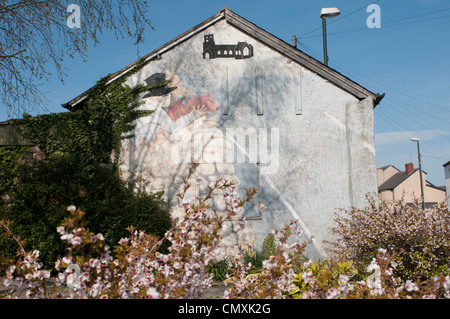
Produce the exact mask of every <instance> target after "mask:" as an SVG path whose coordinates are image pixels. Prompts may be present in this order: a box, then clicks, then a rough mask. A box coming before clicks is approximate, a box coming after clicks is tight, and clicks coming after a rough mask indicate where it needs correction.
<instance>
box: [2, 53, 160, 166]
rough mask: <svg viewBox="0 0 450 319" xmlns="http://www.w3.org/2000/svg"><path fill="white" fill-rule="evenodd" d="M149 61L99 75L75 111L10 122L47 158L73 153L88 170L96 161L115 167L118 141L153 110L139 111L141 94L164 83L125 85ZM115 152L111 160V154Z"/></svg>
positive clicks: (29, 117)
mask: <svg viewBox="0 0 450 319" xmlns="http://www.w3.org/2000/svg"><path fill="white" fill-rule="evenodd" d="M146 63H148V62H143V61H141V62H139V63H137V65H136V66H135V67H134V68H133V69H132V70H131V71H129V72H127V73H126V74H125V75H123V76H122V77H121V78H119V79H117V80H115V81H113V82H111V83H107V82H108V80H109V76H107V77H104V78H102V79H101V80H100V81H98V82H97V84H96V85H95V86H94V88H93V89H91V90H90V91H89V92H88V95H87V98H86V101H85V102H84V105H83V108H82V109H80V110H78V111H76V112H65V113H52V114H47V115H38V116H35V117H33V116H30V115H28V114H25V115H24V117H23V119H19V120H12V121H11V122H10V123H11V124H12V125H14V127H16V128H17V130H18V131H19V132H20V134H21V135H23V136H24V137H25V138H27V139H29V140H31V141H33V142H34V143H36V144H37V145H38V146H39V147H40V148H41V150H42V151H43V152H44V153H45V154H46V155H47V156H50V157H60V156H69V155H70V156H75V157H76V158H77V159H78V160H79V162H80V165H81V166H82V167H83V168H84V169H86V170H89V169H90V168H92V167H95V166H96V165H98V164H109V163H111V162H112V163H113V164H115V165H114V166H115V167H116V166H117V162H118V158H119V154H120V145H121V141H122V140H123V139H124V138H129V137H132V135H127V133H129V132H130V131H132V130H133V129H134V127H135V124H134V123H135V120H136V119H138V118H139V117H142V116H147V115H150V114H151V113H152V112H153V111H143V110H138V107H139V106H140V105H141V104H142V103H143V102H142V101H140V100H139V96H140V95H141V93H144V92H148V91H150V90H152V89H155V88H158V87H160V86H162V85H165V84H167V81H164V82H161V83H158V84H156V85H152V86H147V85H143V84H140V85H137V86H135V87H130V86H129V85H126V84H125V81H126V80H127V78H128V77H129V76H130V75H131V74H134V73H136V72H137V71H138V70H139V69H141V68H142V67H143V66H144V65H145V64H146ZM112 154H113V155H114V159H112V158H111V155H112Z"/></svg>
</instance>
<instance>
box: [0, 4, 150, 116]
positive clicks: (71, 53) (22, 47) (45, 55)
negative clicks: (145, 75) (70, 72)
mask: <svg viewBox="0 0 450 319" xmlns="http://www.w3.org/2000/svg"><path fill="white" fill-rule="evenodd" d="M73 2H74V1H73V0H47V1H38V0H19V1H10V0H0V66H1V69H0V89H1V90H2V91H3V92H2V93H3V94H2V95H1V100H0V103H1V104H3V105H5V106H6V108H7V110H8V117H12V116H13V115H14V116H16V117H19V116H21V115H22V114H21V113H22V112H24V111H31V110H39V109H45V104H44V102H45V94H44V93H43V92H41V90H40V85H41V84H42V83H44V82H45V81H47V80H48V79H50V77H51V76H53V75H52V74H50V72H49V69H50V68H49V66H54V68H55V69H56V75H57V76H58V78H59V79H60V80H61V81H63V79H64V77H65V76H66V71H67V69H66V67H65V66H64V63H63V62H64V60H65V58H66V57H71V58H73V57H75V56H80V57H81V58H83V59H84V60H86V59H87V50H88V47H89V46H90V45H92V44H93V45H96V44H98V43H99V38H98V36H99V34H101V33H103V32H104V31H113V32H114V34H115V36H116V38H125V37H133V38H134V39H135V44H136V45H139V44H140V43H142V42H143V41H144V32H145V31H146V30H148V29H149V28H152V26H151V23H150V21H149V20H148V19H147V13H148V4H147V1H145V0H85V1H78V5H79V8H80V13H81V15H80V18H81V28H80V29H76V28H73V29H71V28H69V27H68V25H67V18H68V16H69V15H70V13H68V12H67V11H66V10H67V6H68V5H69V4H71V3H73Z"/></svg>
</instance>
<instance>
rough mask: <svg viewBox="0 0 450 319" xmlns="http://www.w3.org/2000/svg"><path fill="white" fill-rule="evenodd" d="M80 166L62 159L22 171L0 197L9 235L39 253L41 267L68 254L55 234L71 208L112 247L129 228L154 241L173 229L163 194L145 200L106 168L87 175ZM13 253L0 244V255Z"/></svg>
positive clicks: (0, 214)
mask: <svg viewBox="0 0 450 319" xmlns="http://www.w3.org/2000/svg"><path fill="white" fill-rule="evenodd" d="M78 164H79V163H77V161H76V160H74V159H71V158H70V157H61V158H54V159H52V160H48V161H47V160H45V161H42V162H34V163H30V164H24V165H21V166H20V167H18V168H17V170H16V174H15V183H14V185H13V186H12V187H10V189H9V190H8V191H7V192H6V193H4V194H3V195H7V196H2V198H4V200H2V203H1V206H2V211H1V212H0V219H6V220H10V221H11V222H12V223H11V226H10V227H11V231H12V232H13V233H14V234H16V235H19V236H20V237H21V238H24V239H26V243H25V249H27V250H34V249H36V250H39V251H40V252H41V257H42V259H41V260H42V261H43V262H44V264H46V265H52V264H53V263H54V262H55V260H56V259H57V258H59V257H61V256H62V254H63V253H64V251H65V249H66V248H67V247H66V246H65V244H64V242H63V241H61V240H60V239H59V235H58V234H57V233H56V232H55V229H56V227H57V226H59V223H60V222H61V220H63V219H64V217H65V216H66V208H67V206H69V205H76V206H77V207H80V208H81V209H83V210H85V211H87V212H88V214H86V220H87V221H88V223H89V228H90V229H92V230H93V231H95V232H100V233H102V234H103V235H104V236H105V239H106V244H108V245H110V246H113V245H115V244H117V242H118V241H119V240H120V239H121V238H122V237H127V236H129V233H128V231H127V230H126V229H127V227H128V226H134V227H136V228H137V229H140V230H144V231H146V232H147V233H151V234H154V235H156V236H158V237H163V236H164V234H165V232H166V231H167V230H168V229H169V228H170V227H171V223H172V221H171V217H170V211H169V209H168V207H167V205H166V203H165V202H164V201H163V200H162V199H161V194H147V193H146V192H145V191H143V190H142V189H140V188H138V187H137V185H136V184H131V183H127V182H125V181H123V180H122V179H121V178H120V176H119V175H118V174H117V173H114V170H113V169H112V168H111V167H110V166H108V165H98V166H96V168H95V169H91V170H89V171H88V172H85V171H83V169H82V167H80V165H78ZM6 198H7V200H6ZM16 249H17V245H16V244H15V243H14V242H13V241H12V240H11V239H10V238H5V239H3V240H2V241H0V250H1V251H3V252H5V253H7V254H8V255H10V256H12V255H14V253H15V251H16Z"/></svg>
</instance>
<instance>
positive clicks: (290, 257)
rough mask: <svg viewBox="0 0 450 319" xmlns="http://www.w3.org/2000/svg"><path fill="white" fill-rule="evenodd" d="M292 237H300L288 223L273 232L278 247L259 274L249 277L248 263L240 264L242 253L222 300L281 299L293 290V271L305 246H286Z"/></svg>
mask: <svg viewBox="0 0 450 319" xmlns="http://www.w3.org/2000/svg"><path fill="white" fill-rule="evenodd" d="M292 234H294V235H295V236H296V238H299V237H300V236H301V234H302V231H301V228H300V227H299V225H298V223H297V221H291V222H290V223H289V224H287V225H285V227H284V228H283V229H282V230H281V231H278V230H275V231H274V235H275V236H276V240H277V241H278V245H276V246H275V247H273V246H272V247H271V248H272V249H274V252H273V255H271V256H270V257H269V258H268V259H267V260H264V261H263V265H262V269H261V272H259V273H257V274H249V272H250V271H251V270H252V264H251V263H245V262H244V260H245V259H244V249H243V248H242V247H240V253H238V254H237V255H236V256H235V257H234V268H233V273H232V275H231V276H230V275H229V276H228V279H227V284H230V288H229V289H227V290H226V291H225V294H224V297H225V298H233V299H234V298H244V299H250V298H256V299H264V298H284V297H285V296H286V294H287V293H288V292H289V291H291V290H292V289H294V283H293V279H294V276H295V272H294V269H295V267H296V265H298V264H299V262H300V260H301V259H302V256H303V255H302V254H303V252H304V250H305V247H306V246H307V244H308V243H303V244H299V243H298V242H297V241H294V243H292V244H289V243H288V239H289V237H290V236H291V235H292Z"/></svg>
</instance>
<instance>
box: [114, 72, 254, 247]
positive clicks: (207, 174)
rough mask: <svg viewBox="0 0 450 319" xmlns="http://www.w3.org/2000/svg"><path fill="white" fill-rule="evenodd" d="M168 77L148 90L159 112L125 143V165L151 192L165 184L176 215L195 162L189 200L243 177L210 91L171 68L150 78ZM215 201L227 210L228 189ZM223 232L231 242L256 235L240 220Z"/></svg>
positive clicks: (232, 244) (151, 104) (146, 97)
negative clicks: (230, 156)
mask: <svg viewBox="0 0 450 319" xmlns="http://www.w3.org/2000/svg"><path fill="white" fill-rule="evenodd" d="M166 77H167V80H168V84H167V85H165V86H162V87H160V88H158V89H157V90H153V91H152V92H149V93H148V94H146V95H144V96H143V101H144V102H145V105H143V108H144V109H151V110H154V113H153V114H151V115H150V116H147V117H144V118H140V119H138V120H137V123H136V128H135V131H134V138H133V139H131V140H127V141H126V142H124V143H123V145H122V155H121V170H122V174H123V176H124V177H125V178H128V177H140V178H143V179H144V180H146V181H148V182H149V185H148V186H147V190H148V191H150V192H155V191H160V190H164V192H165V196H167V199H168V200H169V201H170V203H171V205H172V207H173V210H172V215H173V217H174V218H179V217H182V216H183V214H184V208H183V207H182V205H183V202H182V201H181V200H180V199H178V197H177V196H176V194H177V193H178V192H179V191H181V190H182V187H183V185H184V182H183V177H184V176H186V175H187V173H188V168H189V167H190V166H191V163H192V162H197V163H199V166H198V167H197V168H196V170H195V176H194V178H193V180H191V181H190V182H191V185H193V187H191V188H190V189H189V190H188V192H187V193H186V195H185V199H184V200H189V199H193V198H195V197H197V196H201V195H202V194H206V193H207V192H208V187H209V186H210V185H211V184H214V183H215V182H216V181H217V180H218V179H220V178H222V177H223V178H226V179H228V180H232V181H233V182H234V183H235V185H236V187H239V185H240V184H241V182H240V178H239V177H238V176H237V172H236V171H235V166H234V163H233V162H226V160H225V157H224V154H225V152H226V150H224V149H228V150H229V149H231V148H232V147H233V146H232V145H231V143H230V142H229V141H228V140H227V138H226V136H225V134H224V133H223V132H222V130H221V129H220V128H219V125H218V123H217V121H216V120H215V119H214V118H213V117H212V116H210V115H212V114H213V113H216V112H217V111H218V110H219V106H218V105H217V104H216V101H215V100H214V98H213V97H212V96H211V95H210V93H208V92H207V93H206V94H205V93H203V92H202V93H201V94H200V95H199V94H195V93H194V92H191V91H190V90H188V89H186V88H184V87H183V85H182V84H181V83H180V80H179V78H178V76H177V75H176V74H175V73H172V72H171V71H167V70H166V71H165V73H156V74H153V75H152V76H150V77H148V78H147V79H146V80H145V82H146V83H147V84H148V85H153V84H156V83H160V82H161V81H165V80H166ZM210 205H211V207H212V208H213V209H214V210H215V211H216V212H217V213H219V214H220V213H225V212H226V209H227V207H226V201H225V198H224V196H223V194H215V196H213V197H212V199H211V203H210ZM241 213H243V210H242V212H241ZM222 236H223V238H224V240H225V242H228V243H229V245H225V246H226V247H235V244H236V243H237V242H238V241H239V242H252V241H253V240H254V237H253V233H252V232H251V231H250V230H249V229H243V228H242V226H241V224H240V222H230V223H228V224H227V225H225V228H224V230H223V234H222ZM242 237H245V238H246V239H242ZM225 250H227V248H225ZM225 253H231V252H226V251H225Z"/></svg>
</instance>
